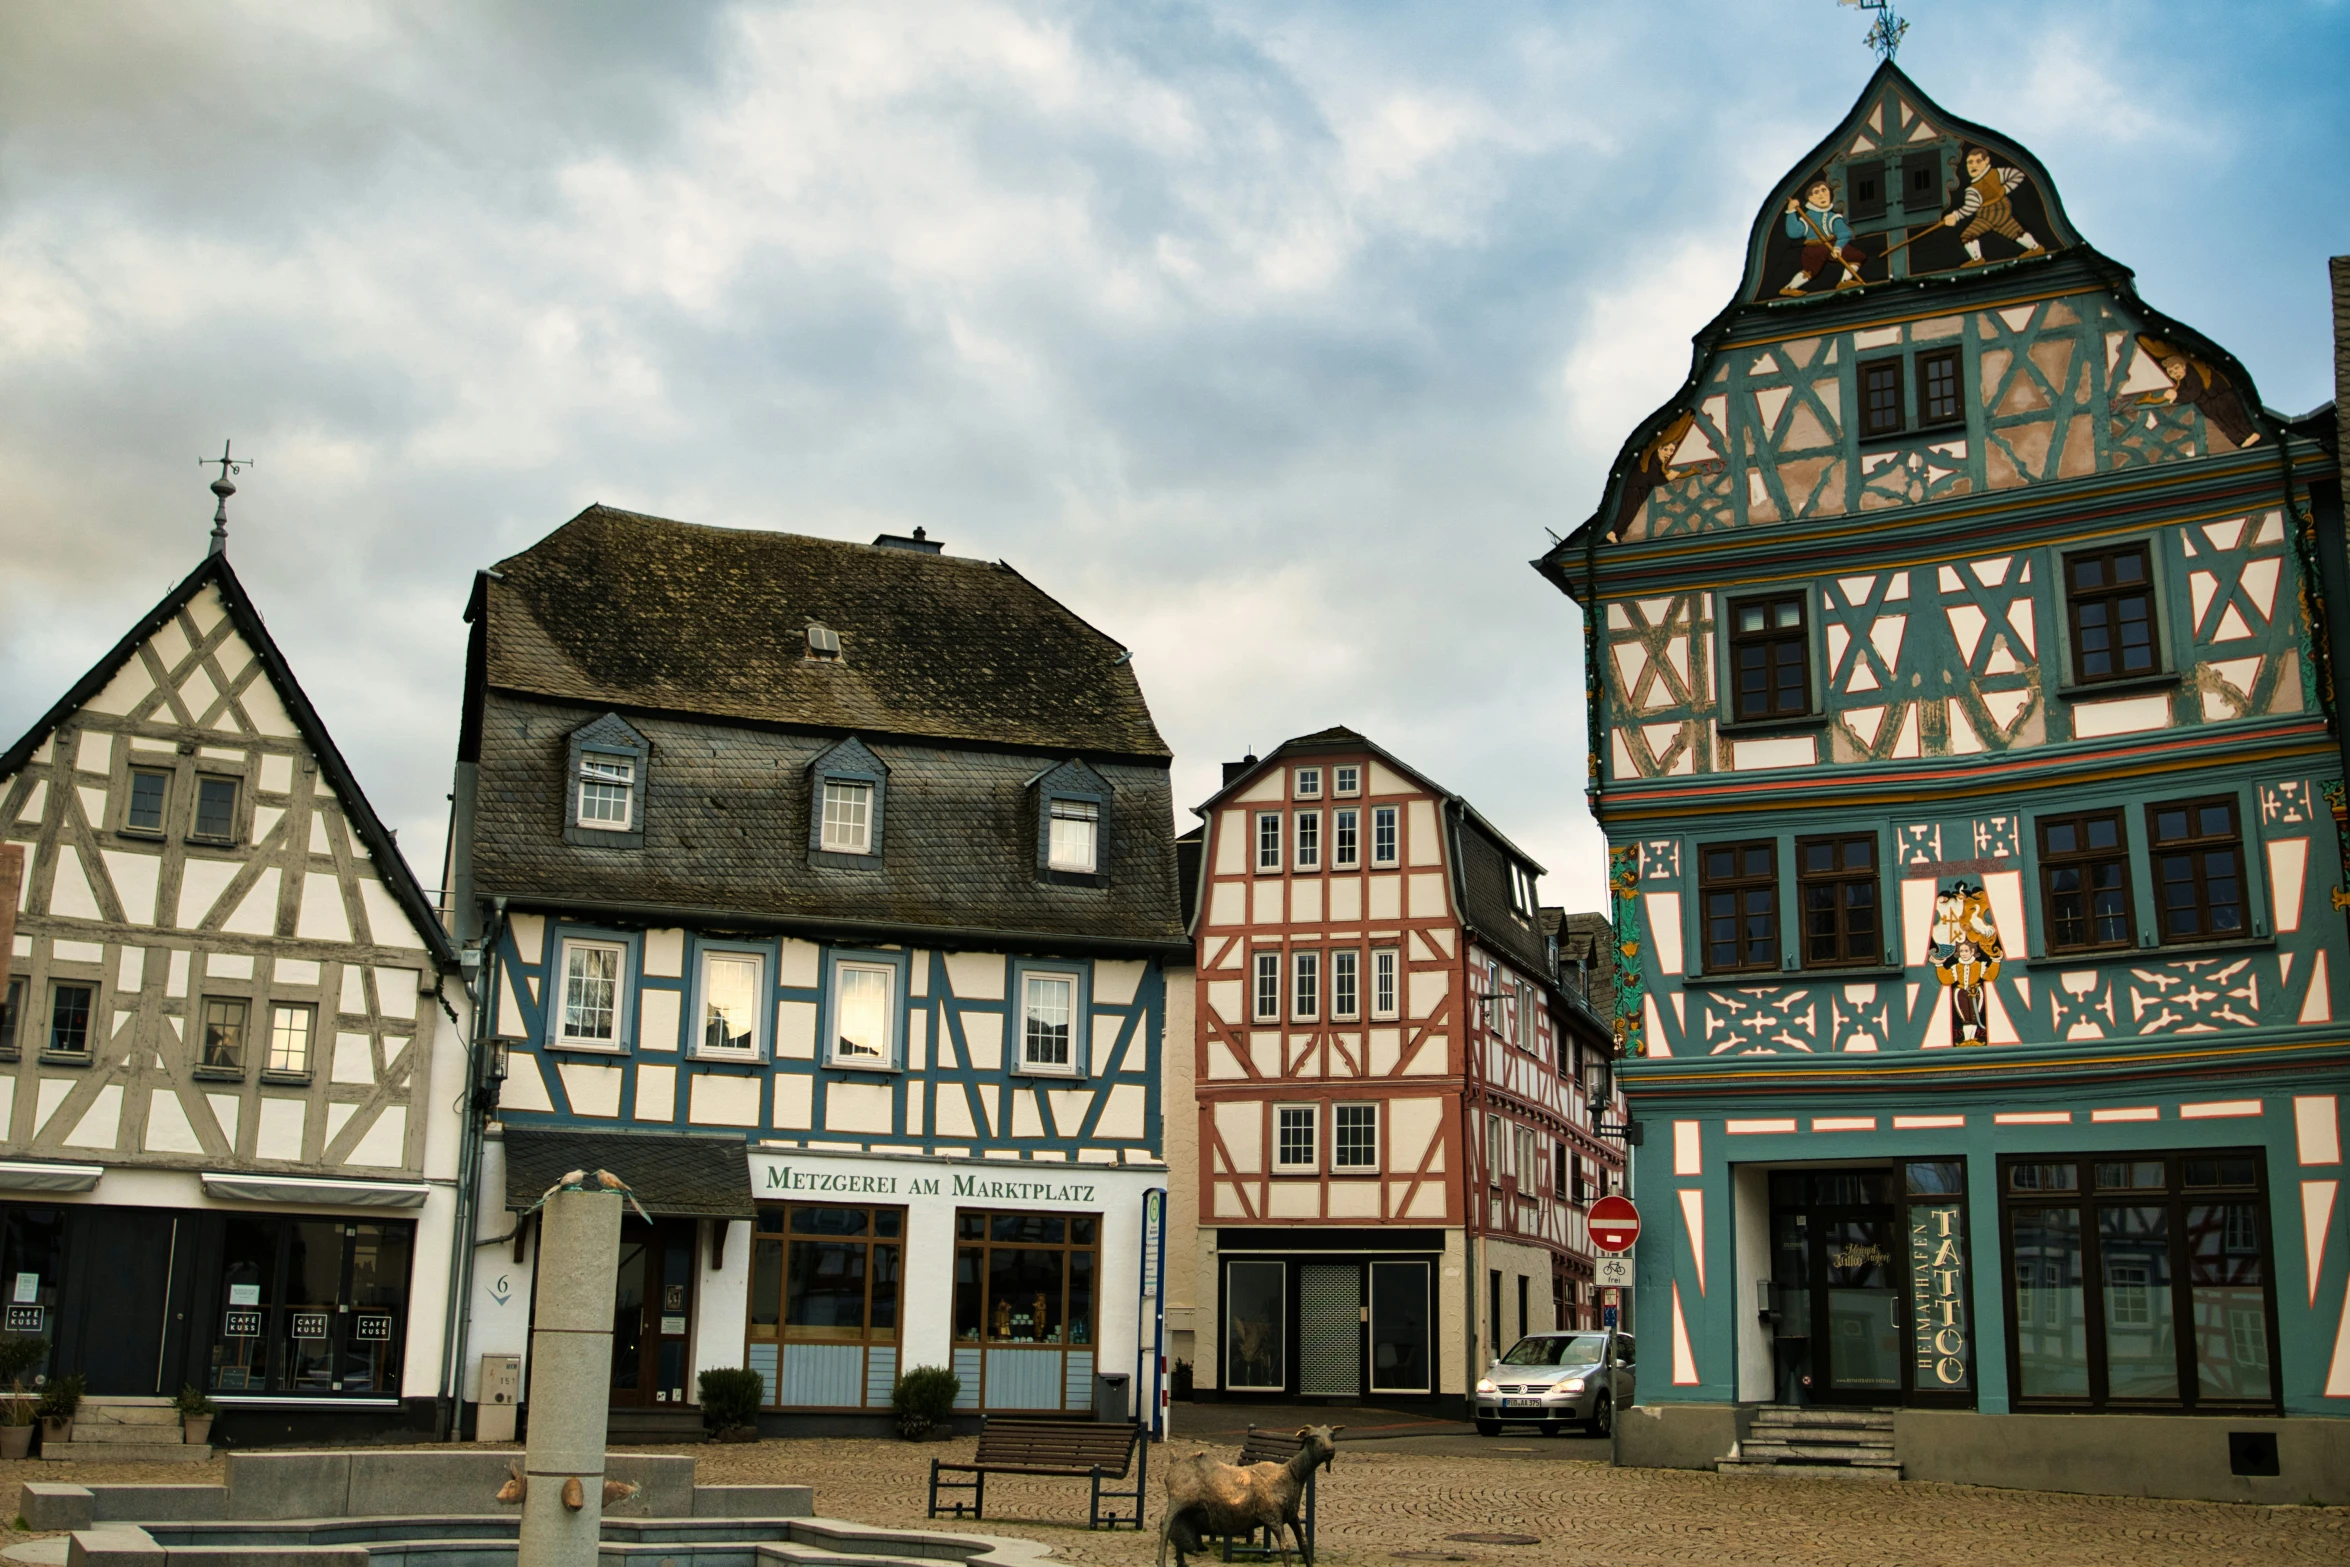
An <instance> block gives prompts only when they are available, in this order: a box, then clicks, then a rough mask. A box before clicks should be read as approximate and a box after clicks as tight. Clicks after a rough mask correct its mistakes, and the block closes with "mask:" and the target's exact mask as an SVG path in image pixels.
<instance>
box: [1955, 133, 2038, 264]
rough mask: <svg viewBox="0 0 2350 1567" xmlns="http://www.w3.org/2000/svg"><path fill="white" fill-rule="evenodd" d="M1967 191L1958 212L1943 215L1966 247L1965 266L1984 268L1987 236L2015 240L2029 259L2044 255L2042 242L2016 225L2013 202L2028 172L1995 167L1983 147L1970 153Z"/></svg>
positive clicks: (1959, 204) (1968, 157)
mask: <svg viewBox="0 0 2350 1567" xmlns="http://www.w3.org/2000/svg"><path fill="white" fill-rule="evenodd" d="M1965 161H1966V189H1965V191H1964V192H1963V193H1962V194H1961V195H1960V196H1959V201H1958V210H1957V211H1955V212H1950V213H1946V214H1944V215H1943V218H1942V223H1943V226H1944V227H1946V228H1958V225H1959V224H1961V223H1964V224H1965V225H1966V227H1965V228H1963V229H1959V230H1958V238H1959V242H1960V243H1961V244H1963V245H1965V246H1966V260H1965V261H1964V262H1963V263H1962V265H1965V266H1970V267H1979V266H1981V265H1982V264H1983V236H1984V235H1986V234H1996V235H1998V236H1999V237H2000V238H2001V239H2007V240H2013V241H2014V242H2015V243H2016V245H2017V246H2018V247H2019V248H2020V249H2021V250H2022V251H2023V253H2024V254H2025V255H2027V256H2033V255H2038V254H2039V253H2040V242H2039V241H2038V240H2036V239H2034V238H2033V237H2032V234H2031V231H2030V230H2029V229H2027V228H2025V227H2024V226H2023V225H2022V224H2021V223H2019V222H2017V221H2016V215H2015V204H2014V202H2013V201H2012V200H2011V199H2010V198H2011V197H2013V196H2014V194H2015V193H2016V191H2017V190H2018V189H2020V188H2021V187H2022V185H2023V183H2024V171H2023V170H2021V169H2018V168H2014V167H2010V166H2006V165H2001V164H1995V163H1994V162H1993V161H1992V158H1991V154H1990V153H1989V151H1987V150H1986V149H1984V148H1981V147H1969V148H1967V150H1966V160H1965Z"/></svg>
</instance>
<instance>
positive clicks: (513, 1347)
mask: <svg viewBox="0 0 2350 1567" xmlns="http://www.w3.org/2000/svg"><path fill="white" fill-rule="evenodd" d="M481 1189H482V1192H483V1194H484V1196H483V1200H482V1204H481V1209H480V1212H479V1214H478V1215H477V1219H478V1222H477V1223H476V1224H475V1226H474V1239H475V1241H476V1242H477V1243H478V1242H481V1241H486V1240H489V1239H490V1238H491V1237H492V1236H499V1235H504V1234H505V1233H506V1232H507V1231H509V1230H511V1229H513V1227H514V1215H512V1214H510V1213H507V1212H506V1211H505V1210H504V1208H503V1206H502V1204H501V1202H500V1200H499V1197H498V1195H497V1194H500V1193H503V1192H504V1191H505V1190H506V1145H505V1143H503V1142H502V1141H500V1140H499V1139H497V1138H491V1139H490V1140H489V1141H488V1142H486V1143H485V1144H483V1146H482V1161H481ZM531 1244H532V1247H533V1252H532V1255H531V1257H530V1258H529V1259H528V1260H527V1261H524V1262H522V1263H520V1264H517V1263H516V1262H515V1261H514V1243H513V1242H512V1241H510V1240H501V1241H499V1242H497V1243H496V1244H495V1245H487V1246H484V1245H479V1244H477V1245H476V1246H475V1248H474V1253H473V1294H472V1298H471V1300H470V1301H469V1302H468V1303H467V1306H466V1309H467V1311H469V1312H470V1313H471V1314H472V1326H471V1327H470V1328H469V1329H468V1330H467V1336H466V1341H465V1355H466V1365H465V1367H464V1369H463V1374H462V1376H461V1379H460V1380H461V1382H462V1384H463V1386H464V1389H465V1397H467V1398H468V1399H472V1400H475V1401H478V1400H479V1399H480V1398H481V1357H482V1356H484V1355H520V1356H522V1357H523V1364H522V1376H523V1387H524V1388H525V1389H526V1390H527V1389H528V1388H529V1386H530V1291H531V1282H532V1279H533V1276H534V1275H535V1273H536V1272H537V1268H536V1266H535V1265H536V1263H537V1261H538V1257H537V1254H536V1247H537V1244H538V1239H537V1236H536V1234H535V1233H534V1234H533V1235H532V1238H531Z"/></svg>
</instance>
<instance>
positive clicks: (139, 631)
mask: <svg viewBox="0 0 2350 1567" xmlns="http://www.w3.org/2000/svg"><path fill="white" fill-rule="evenodd" d="M207 586H209V587H214V588H217V589H218V590H219V592H220V601H221V603H222V604H223V605H224V606H225V607H226V608H227V610H228V616H229V620H230V623H231V624H233V625H234V626H235V627H236V628H237V634H238V635H240V636H242V637H243V638H244V639H245V641H246V642H247V644H248V645H250V646H251V647H252V649H253V652H254V654H255V656H256V657H257V658H259V659H260V661H261V668H262V670H263V672H264V673H265V674H267V675H268V677H269V683H270V685H271V687H272V688H273V689H274V690H275V691H276V693H277V697H278V700H279V701H280V702H282V703H284V704H285V709H286V713H287V715H288V716H290V717H291V718H292V719H293V721H294V726H295V728H296V729H298V730H299V731H300V733H301V736H302V743H303V744H304V745H306V746H308V747H309V748H310V753H311V755H312V756H314V757H316V758H317V759H318V766H319V770H320V771H321V772H322V773H324V774H325V776H326V780H327V782H328V783H329V784H330V785H332V786H333V788H334V791H335V797H336V799H337V800H338V801H339V802H340V803H341V805H342V807H343V810H344V813H345V814H346V815H348V816H349V817H350V819H351V825H352V827H353V828H354V829H356V831H357V832H358V834H359V840H360V842H361V843H363V844H365V845H366V846H367V852H368V854H369V856H370V857H371V858H373V859H374V861H375V864H376V868H377V870H378V872H379V873H380V874H381V875H382V877H383V882H384V885H385V887H387V888H388V889H390V891H391V894H392V896H393V897H394V898H396V899H398V900H399V903H400V908H401V910H402V911H403V912H404V913H406V914H407V916H408V920H409V923H410V924H412V925H413V926H415V927H416V932H417V934H418V935H420V936H422V937H423V938H424V942H425V946H426V948H427V949H428V950H429V951H430V952H431V953H432V954H433V956H434V957H435V958H436V959H437V960H438V961H439V962H440V963H441V964H442V966H443V967H447V966H449V965H452V964H454V963H455V962H456V961H457V953H456V948H455V947H454V946H453V945H452V944H451V943H450V940H449V933H448V931H447V930H446V929H445V928H443V926H442V925H441V922H440V918H439V916H438V915H437V914H435V913H434V911H433V906H432V902H431V900H430V899H428V898H426V897H425V895H424V889H423V888H422V887H421V886H420V885H418V883H417V880H416V873H415V872H414V871H412V870H410V869H409V868H408V861H407V859H406V857H405V856H403V855H402V854H401V853H400V846H399V844H398V842H397V841H395V840H394V839H393V837H392V835H391V833H390V832H389V831H387V830H386V829H385V827H384V824H383V821H382V819H381V818H380V817H378V816H377V815H376V814H375V807H374V806H373V805H372V804H370V803H369V801H368V798H367V792H366V791H365V790H363V789H361V788H360V787H359V780H358V779H357V778H356V777H354V776H353V775H352V773H351V768H350V764H349V763H347V762H345V761H344V760H343V753H342V752H341V751H339V750H338V749H336V747H335V742H334V737H333V736H332V735H330V734H328V733H327V730H326V724H325V722H324V721H323V720H321V719H320V718H319V716H318V710H317V709H316V708H314V707H312V706H311V705H310V698H309V696H308V695H307V694H306V693H305V692H304V691H303V690H302V685H301V682H300V681H298V680H296V679H295V678H294V671H293V667H292V666H291V665H289V664H288V663H287V662H286V658H285V655H284V654H283V653H281V652H279V651H278V646H277V643H276V641H275V640H273V639H272V638H271V637H270V634H269V628H268V627H267V626H265V625H263V624H262V622H261V615H260V612H259V611H258V610H256V609H255V608H254V607H253V601H252V599H251V598H250V597H249V596H248V595H247V594H246V592H245V585H244V584H243V583H242V582H239V581H238V580H237V574H236V572H235V571H234V570H232V569H231V568H230V566H229V563H228V556H227V555H226V554H225V553H224V554H218V555H207V556H206V557H205V558H204V560H203V563H202V564H200V565H199V566H197V567H196V569H195V570H194V571H191V572H189V573H188V574H187V575H186V576H185V577H183V578H181V579H180V582H179V585H178V586H176V587H174V588H173V589H172V590H171V591H170V592H169V593H166V594H165V595H164V596H163V598H162V599H161V601H159V602H158V603H157V604H156V606H155V607H154V608H153V609H151V610H149V611H147V613H146V614H145V615H144V616H143V617H142V618H141V619H140V620H139V622H138V623H137V624H136V625H134V626H132V627H131V629H130V630H129V631H128V632H127V633H126V634H125V635H124V636H123V639H122V640H121V641H119V642H117V643H115V645H114V647H113V649H112V650H111V651H110V652H108V653H107V655H106V656H105V657H104V658H101V659H100V660H98V662H97V663H95V664H93V665H91V666H90V669H89V672H88V673H87V674H85V675H83V676H82V678H81V679H79V680H77V681H75V682H74V683H73V686H72V687H71V688H70V689H69V690H67V692H66V693H65V695H64V696H62V697H60V698H58V700H57V703H56V705H55V706H53V707H51V708H50V709H49V711H48V712H46V713H44V714H42V715H41V717H40V719H39V720H38V721H37V722H36V723H34V725H33V727H32V728H30V729H28V730H26V731H25V732H24V734H23V736H22V737H20V738H19V739H18V740H17V742H16V744H14V745H12V746H10V747H9V748H8V749H7V750H6V751H0V778H6V777H9V776H11V775H13V774H15V773H17V772H20V771H22V770H23V769H24V767H25V765H26V764H27V763H28V762H30V761H31V760H32V755H33V752H34V751H35V750H37V749H38V748H39V747H40V744H41V742H42V741H44V740H46V739H48V738H49V736H51V735H53V734H55V733H56V732H57V730H58V728H59V727H60V726H62V725H63V724H65V723H66V722H67V721H68V720H70V719H71V718H72V717H73V716H74V715H75V714H76V713H78V712H80V711H81V710H82V709H83V708H84V707H86V706H88V705H89V702H90V699H91V698H93V697H95V696H96V695H98V693H99V692H101V691H103V690H105V689H106V686H107V684H108V682H110V681H112V680H113V679H114V677H115V675H116V674H118V673H119V672H120V671H121V669H122V667H123V665H125V664H127V663H129V662H130V661H131V659H132V658H134V657H136V656H137V654H138V651H139V649H140V648H141V647H143V646H144V645H145V644H146V643H147V641H148V639H149V638H151V637H153V636H154V635H155V633H156V632H157V631H159V630H161V629H162V627H163V623H164V622H165V621H166V620H169V619H170V618H171V617H172V616H174V615H176V614H178V613H179V612H180V610H181V609H182V608H183V607H185V606H186V604H187V603H188V601H189V600H190V599H193V598H194V597H195V596H196V595H197V594H198V593H200V592H202V591H203V590H204V589H205V588H206V587H207Z"/></svg>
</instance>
